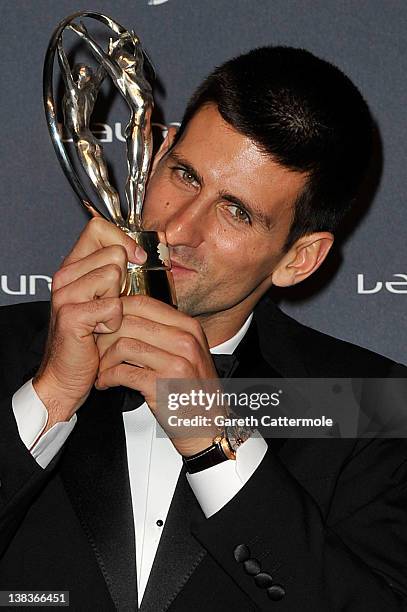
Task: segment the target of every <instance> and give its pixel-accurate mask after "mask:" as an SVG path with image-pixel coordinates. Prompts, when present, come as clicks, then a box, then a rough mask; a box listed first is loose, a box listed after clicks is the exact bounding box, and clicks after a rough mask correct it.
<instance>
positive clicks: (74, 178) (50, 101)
mask: <svg viewBox="0 0 407 612" xmlns="http://www.w3.org/2000/svg"><path fill="white" fill-rule="evenodd" d="M80 17H91V18H93V19H96V20H97V21H100V22H101V23H104V24H105V25H106V26H108V27H109V28H110V29H111V30H113V31H114V32H115V33H116V34H118V35H119V36H121V35H122V34H124V33H125V32H126V31H127V30H126V28H124V27H123V26H122V25H120V24H119V23H118V22H116V21H114V20H113V19H111V18H110V17H107V16H106V15H102V14H100V13H94V12H92V11H81V12H78V13H73V14H72V15H69V16H68V17H66V18H65V19H63V20H62V21H61V22H60V23H59V24H58V25H57V27H56V28H55V30H54V32H53V34H52V36H51V39H50V42H49V45H48V48H47V52H46V55H45V61H44V69H43V100H44V109H45V116H46V119H47V124H48V129H49V133H50V136H51V140H52V144H53V146H54V149H55V153H56V155H57V158H58V160H59V163H60V164H61V167H62V169H63V171H64V173H65V176H66V177H67V179H68V181H69V183H70V184H71V186H72V188H73V190H74V191H75V193H76V195H77V196H78V198H79V199H80V201H81V202H82V204H83V206H85V208H86V209H87V210H88V211H89V212H90V213H91V214H92V215H93V216H98V215H101V216H103V217H105V218H106V219H107V217H106V215H105V214H103V213H101V212H100V211H99V210H96V209H95V207H94V206H93V205H92V199H91V198H90V197H89V195H88V194H87V192H86V191H85V189H84V187H83V185H82V183H81V181H80V179H79V176H78V174H77V172H76V171H75V169H74V167H73V166H72V163H71V161H70V159H69V156H68V153H67V150H66V148H65V145H64V143H63V141H62V137H61V134H60V133H59V129H58V122H57V116H56V115H57V113H56V105H55V98H54V83H53V75H54V61H55V54H56V51H57V46H58V41H59V39H60V37H61V35H62V33H63V31H64V30H65V29H66V28H67V27H68V26H69V25H70V24H71V23H72V21H74V20H75V19H78V18H80Z"/></svg>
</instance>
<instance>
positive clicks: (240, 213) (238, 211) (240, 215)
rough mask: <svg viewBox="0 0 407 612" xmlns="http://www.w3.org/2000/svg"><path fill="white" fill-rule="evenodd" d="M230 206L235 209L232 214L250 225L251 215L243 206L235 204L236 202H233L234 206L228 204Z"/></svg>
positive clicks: (237, 219)
mask: <svg viewBox="0 0 407 612" xmlns="http://www.w3.org/2000/svg"><path fill="white" fill-rule="evenodd" d="M228 208H229V210H232V211H235V212H232V216H233V218H234V219H235V220H236V221H238V222H240V223H247V224H248V225H250V217H249V215H248V214H247V212H246V211H245V210H243V208H240V207H239V206H235V204H233V205H232V206H228Z"/></svg>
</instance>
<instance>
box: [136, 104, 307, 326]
mask: <svg viewBox="0 0 407 612" xmlns="http://www.w3.org/2000/svg"><path fill="white" fill-rule="evenodd" d="M304 182H305V179H304V175H303V174H300V173H296V172H291V171H289V170H287V169H285V168H283V167H282V166H280V165H279V164H277V163H275V162H274V161H273V160H272V159H270V157H268V156H266V155H265V154H264V153H262V152H260V151H259V149H258V148H257V146H256V145H255V144H254V143H253V142H252V141H251V140H250V139H249V138H246V137H245V136H243V135H241V134H239V133H238V132H236V131H235V130H234V129H233V128H232V127H231V126H230V125H229V124H228V123H226V122H225V121H224V120H223V119H222V117H221V115H220V114H219V112H218V111H217V108H216V107H215V106H214V105H210V106H206V107H203V108H202V109H201V110H200V111H199V112H198V113H197V114H196V115H195V116H194V117H193V119H192V120H191V121H190V123H189V124H188V126H187V129H186V131H185V133H184V134H183V136H182V138H181V140H180V141H179V142H178V143H177V145H176V146H175V147H174V148H173V149H171V151H170V152H169V153H168V154H166V155H165V156H164V157H163V158H161V160H160V161H159V163H158V164H157V166H156V168H155V172H154V173H153V175H152V177H151V179H150V182H149V186H148V190H147V195H146V200H145V205H144V213H143V221H144V227H145V229H155V230H162V231H164V232H165V234H166V238H167V242H168V245H169V248H170V256H171V260H172V264H173V269H172V270H173V275H174V282H175V288H176V293H177V299H178V308H179V310H181V311H183V312H185V313H187V314H189V315H191V316H198V315H207V314H211V313H215V312H221V311H225V310H230V309H233V310H232V311H231V313H232V312H233V311H236V312H237V311H240V312H243V311H247V313H248V312H250V310H251V309H252V308H253V307H254V305H255V303H256V302H257V301H258V300H259V299H260V297H261V295H262V294H263V293H264V292H265V291H266V290H267V289H268V288H269V287H270V285H271V273H272V272H273V270H274V268H275V266H276V264H277V263H278V262H279V261H280V259H281V257H282V255H283V253H282V247H283V245H284V242H285V240H286V238H287V235H288V232H289V228H290V225H291V220H292V215H293V205H294V202H295V200H296V198H297V196H298V195H299V193H300V192H301V190H302V188H303V186H304ZM177 264H178V265H177ZM180 266H185V268H187V269H185V268H184V267H180Z"/></svg>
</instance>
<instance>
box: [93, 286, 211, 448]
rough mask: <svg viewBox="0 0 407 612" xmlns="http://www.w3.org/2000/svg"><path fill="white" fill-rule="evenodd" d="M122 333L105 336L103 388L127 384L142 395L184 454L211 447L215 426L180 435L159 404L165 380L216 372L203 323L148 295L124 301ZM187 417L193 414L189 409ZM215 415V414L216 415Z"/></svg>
mask: <svg viewBox="0 0 407 612" xmlns="http://www.w3.org/2000/svg"><path fill="white" fill-rule="evenodd" d="M121 301H122V304H123V320H122V324H121V327H120V329H118V330H117V331H116V332H114V333H111V334H106V335H103V336H102V335H100V336H98V339H97V345H98V348H99V351H100V355H101V360H100V365H99V374H98V379H97V381H96V387H97V388H98V389H106V388H108V387H115V386H118V385H123V386H125V387H129V388H131V389H137V390H138V391H140V393H142V395H143V396H144V398H145V400H146V402H147V403H148V405H149V407H150V409H151V410H152V412H153V414H154V416H155V417H156V419H157V420H158V422H159V423H160V425H161V426H162V428H163V429H164V430H165V431H166V432H167V433H168V435H169V437H170V438H171V440H172V442H173V444H174V446H175V448H176V449H177V450H178V451H179V452H180V453H181V454H182V455H193V454H195V453H197V452H199V451H200V450H203V449H204V448H206V447H208V446H210V445H211V444H212V440H213V437H214V436H215V435H216V434H217V433H219V432H218V430H217V429H216V428H215V427H212V428H210V427H202V428H201V429H197V428H192V429H191V436H190V437H185V432H184V433H183V436H182V437H181V436H177V435H176V433H175V432H174V430H172V431H171V428H170V427H169V425H168V416H169V413H168V412H167V411H166V410H164V411H162V410H161V408H160V407H159V406H158V405H157V397H156V381H157V379H160V378H174V379H177V378H187V379H213V380H214V383H216V382H217V378H218V375H217V372H216V369H215V366H214V363H213V360H212V357H211V354H210V352H209V347H208V343H207V340H206V337H205V334H204V332H203V330H202V327H201V325H200V323H199V322H198V321H197V320H196V319H193V318H192V317H190V316H188V315H186V314H184V313H182V312H179V311H177V310H175V309H174V308H173V307H172V306H169V305H168V304H164V303H163V302H160V301H158V300H155V299H153V298H150V297H147V296H131V297H122V298H121ZM185 412H186V415H185V416H192V415H191V412H190V411H189V412H188V407H187V408H186V410H185ZM211 416H213V415H211Z"/></svg>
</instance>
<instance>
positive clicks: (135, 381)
mask: <svg viewBox="0 0 407 612" xmlns="http://www.w3.org/2000/svg"><path fill="white" fill-rule="evenodd" d="M155 380H156V374H155V373H154V372H153V370H148V369H146V368H137V367H136V366H133V365H128V364H127V363H121V364H120V365H116V366H113V367H112V368H110V369H108V370H105V371H104V372H103V374H100V376H99V377H98V378H97V380H96V383H95V387H96V388H97V389H108V388H109V387H120V386H122V387H128V388H129V389H135V390H136V391H140V393H142V394H143V395H144V397H145V398H146V401H147V399H148V396H149V393H151V389H152V388H154V387H155Z"/></svg>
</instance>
